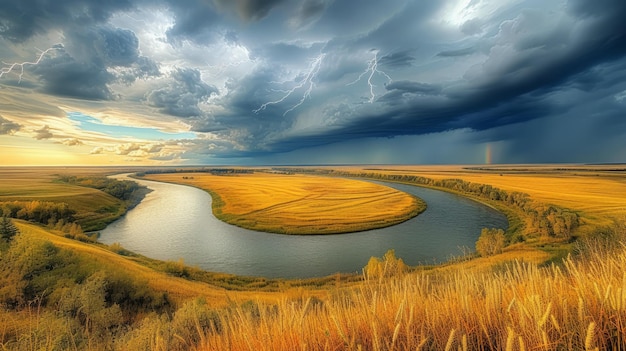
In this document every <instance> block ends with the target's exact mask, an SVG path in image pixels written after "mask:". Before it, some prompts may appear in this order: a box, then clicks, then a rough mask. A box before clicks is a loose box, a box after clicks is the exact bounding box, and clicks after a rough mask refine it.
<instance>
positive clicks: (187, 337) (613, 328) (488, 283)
mask: <svg viewBox="0 0 626 351" xmlns="http://www.w3.org/2000/svg"><path fill="white" fill-rule="evenodd" d="M372 172H377V171H372ZM385 172H397V171H389V170H386V171H385ZM402 172H405V173H407V174H417V175H422V176H425V177H430V178H461V179H464V180H467V181H472V182H479V183H488V184H491V185H494V186H496V187H499V188H502V189H505V190H509V191H515V190H517V191H523V192H526V193H529V194H530V195H531V196H532V198H533V199H535V200H536V201H540V202H547V203H554V204H556V205H560V206H564V207H569V208H571V209H574V210H579V211H581V212H583V213H584V214H585V216H586V217H585V218H586V219H587V220H590V221H591V223H590V224H587V225H588V226H590V227H593V226H597V225H604V224H607V225H608V224H614V220H615V219H616V218H619V217H620V216H622V215H623V214H624V212H625V211H623V210H620V208H619V206H620V204H623V202H622V200H620V196H621V194H624V193H623V191H624V189H623V186H624V185H623V184H624V182H623V181H622V176H609V175H607V174H600V175H599V176H598V175H595V174H594V175H591V174H589V175H585V174H576V175H574V174H562V172H555V171H545V170H542V171H541V172H543V173H541V174H539V173H538V172H539V171H537V170H535V171H534V172H535V174H513V173H506V172H503V173H504V174H503V175H502V176H500V175H499V172H496V173H493V172H492V173H488V172H483V171H463V170H461V169H455V170H450V171H448V170H444V171H441V169H439V170H437V169H428V170H427V171H426V170H424V169H421V171H418V170H416V169H411V170H410V172H409V171H402ZM411 172H415V173H411ZM169 176H172V177H177V178H181V177H182V175H181V174H175V175H169ZM186 176H193V177H194V179H193V181H200V180H201V179H200V178H199V175H198V174H189V175H186ZM255 176H259V177H260V178H256V179H257V180H259V181H260V180H261V179H262V178H263V177H261V175H255ZM262 176H268V177H269V176H272V175H262ZM284 177H286V176H284ZM534 177H536V181H535V180H534V179H535V178H534ZM239 178H242V177H232V176H228V177H226V176H222V177H217V176H214V177H212V178H210V179H211V181H212V182H213V181H214V182H215V183H212V184H219V182H230V181H233V180H235V182H237V179H239ZM305 178H307V177H305ZM308 178H315V177H308ZM250 179H253V178H250ZM280 179H286V178H280ZM321 179H325V178H321ZM181 180H182V179H181ZM325 180H326V181H328V180H327V179H325ZM172 181H174V180H172ZM175 181H176V182H179V180H178V179H176V180H175ZM330 181H331V182H335V179H331V180H330ZM241 182H242V183H241V184H242V187H243V186H244V185H250V184H251V183H250V180H245V181H244V180H241ZM284 183H286V184H288V182H284ZM534 183H536V184H538V186H537V188H536V189H535V188H534V187H533V184H534ZM260 184H261V185H264V184H265V185H264V186H265V189H267V190H268V193H272V194H273V192H276V191H285V190H284V189H282V190H281V189H277V188H276V186H274V187H270V186H269V185H271V184H276V181H275V179H274V181H267V182H266V183H264V182H260ZM193 185H195V186H201V185H202V184H193ZM281 185H282V183H281ZM211 186H212V185H211ZM261 188H262V187H261ZM211 189H212V190H213V188H211ZM286 189H291V192H292V193H295V195H294V196H296V195H298V192H297V191H296V190H294V188H293V187H287V188H286ZM296 189H297V188H296ZM245 191H246V189H242V190H241V193H240V194H242V195H240V196H245V195H246V192H245ZM247 191H250V190H247ZM286 193H287V194H289V192H288V191H286ZM257 196H259V197H258V199H264V197H263V195H262V192H261V194H259V195H257ZM266 196H267V199H270V200H271V196H269V195H266ZM281 196H287V195H284V194H281ZM605 196H606V197H607V199H606V201H603V198H604V197H605ZM296 197H297V196H296ZM270 200H266V201H270ZM225 202H226V201H225ZM226 203H227V202H226ZM278 204H279V205H280V204H281V202H278ZM233 205H238V206H239V207H237V206H235V207H234V208H235V209H240V210H241V209H242V208H244V207H245V206H244V205H243V204H237V203H233ZM266 207H267V206H265V207H263V208H262V209H261V210H263V209H265V208H266ZM285 207H289V206H285ZM279 208H280V207H279ZM241 211H242V213H249V212H251V211H254V209H250V208H247V210H241ZM270 213H271V212H270ZM18 226H19V228H20V229H21V230H22V232H23V234H25V235H33V236H37V237H41V238H44V239H46V240H50V241H52V242H53V243H54V244H55V245H57V246H59V247H62V248H67V249H71V250H73V251H74V252H77V253H79V254H80V255H86V256H89V257H91V258H93V259H94V260H95V261H96V262H98V265H99V266H101V267H102V269H103V270H107V269H112V268H110V267H116V268H118V269H119V267H122V268H123V269H124V270H125V271H127V272H129V273H130V274H132V275H133V276H134V277H136V278H137V280H138V281H145V282H146V283H147V284H149V286H150V288H152V289H154V290H156V291H167V292H168V294H169V295H170V297H171V298H172V299H174V300H175V301H176V302H178V303H179V304H180V303H182V302H183V301H185V300H188V299H190V298H192V297H196V296H201V297H204V298H205V299H206V300H207V302H208V304H207V305H206V306H201V305H194V306H195V307H193V308H191V307H190V306H191V305H189V304H185V305H184V307H185V306H186V307H185V308H186V309H183V308H181V309H179V310H178V311H176V312H174V314H173V315H172V316H171V317H168V316H156V315H148V316H141V317H142V318H143V319H142V320H141V321H140V322H138V323H136V324H134V325H132V326H128V328H129V329H128V330H129V332H128V333H126V332H120V334H118V337H119V338H118V339H116V341H115V344H114V341H109V343H110V344H103V345H99V346H98V347H95V348H93V349H97V350H105V349H107V350H109V349H115V350H135V349H147V350H199V351H203V350H407V349H410V350H513V351H517V350H520V351H521V350H626V337H625V335H626V274H625V273H624V267H626V247H624V246H619V245H618V248H617V249H616V248H610V247H608V246H610V245H607V247H603V246H601V245H597V246H596V245H592V244H588V245H581V246H580V247H581V248H582V250H581V252H582V254H580V255H579V256H576V257H573V258H568V259H567V260H566V261H565V262H564V263H563V264H560V265H554V266H548V267H542V266H541V265H539V264H540V263H542V262H544V261H545V259H546V258H547V257H548V254H547V253H546V252H544V251H541V250H539V249H537V248H533V247H529V246H525V245H523V244H517V245H514V246H512V247H509V248H507V249H505V250H504V252H503V253H502V254H499V255H496V256H493V257H489V258H479V259H474V260H470V261H467V262H463V263H458V264H448V265H445V266H443V267H434V268H431V269H423V270H418V271H414V272H411V273H406V274H399V275H396V276H393V277H386V278H380V279H371V280H367V281H364V282H360V283H352V284H351V285H338V286H336V287H330V286H326V288H325V290H322V291H311V290H306V289H300V290H293V289H292V290H282V291H279V292H275V293H262V292H255V291H243V292H235V291H227V290H224V289H221V288H217V287H215V286H212V285H210V284H205V283H200V282H190V281H186V280H183V279H180V278H175V277H171V276H168V275H166V274H164V273H160V272H157V271H154V270H151V269H149V268H147V267H145V266H142V265H141V264H139V263H137V262H135V261H133V260H132V259H128V258H125V257H122V256H119V255H116V254H113V253H112V252H110V251H108V250H106V249H105V248H103V247H100V246H97V245H88V244H83V243H79V242H76V241H72V240H68V239H65V238H61V237H58V236H56V235H54V234H51V233H50V232H48V231H46V230H43V229H41V228H40V227H37V226H33V225H30V224H26V223H23V222H19V224H18ZM620 231H621V237H619V238H618V239H621V240H624V235H625V233H624V229H623V227H622V228H617V232H618V234H619V233H620ZM579 240H583V239H579ZM577 245H578V243H577ZM247 300H252V301H253V302H252V303H242V302H244V301H247ZM51 308H53V307H51ZM28 312H29V311H26V310H25V311H22V312H9V311H6V310H0V340H2V339H3V337H4V335H5V334H11V333H15V334H17V335H20V338H28V337H32V338H34V337H35V336H36V335H35V332H33V330H40V329H41V326H45V325H46V323H48V322H47V320H46V319H45V318H43V317H41V318H40V317H39V315H36V314H29V313H28ZM208 313H213V314H214V318H215V320H212V321H211V324H210V325H208V326H207V324H206V320H205V319H203V318H204V317H202V316H206V315H207V314H208ZM144 317H145V318H144ZM183 317H186V318H188V319H186V321H188V322H190V324H189V327H188V328H187V333H181V332H180V330H179V329H176V323H177V320H180V319H182V318H183ZM138 318H139V317H138ZM56 321H57V322H58V321H61V320H60V319H58V320H56ZM16 325H17V326H20V327H17V326H16ZM55 327H56V326H55V325H52V326H48V328H49V329H50V331H49V332H48V334H46V335H47V336H48V337H49V338H51V339H52V338H54V337H55V335H56V334H55V333H56V332H61V331H57V330H55V329H54V328H55ZM18 328H19V329H20V332H19V333H17V332H15V331H14V330H17V329H18ZM58 328H62V326H59V327H58ZM0 342H1V341H0ZM136 345H147V346H145V348H138V347H135V346H136ZM0 349H7V350H11V349H13V348H11V344H9V343H7V344H6V345H2V344H0Z"/></svg>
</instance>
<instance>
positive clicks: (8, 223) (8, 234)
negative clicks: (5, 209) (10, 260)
mask: <svg viewBox="0 0 626 351" xmlns="http://www.w3.org/2000/svg"><path fill="white" fill-rule="evenodd" d="M18 233H19V230H18V229H17V227H16V226H15V224H13V221H12V220H11V219H10V218H9V217H7V216H2V220H0V237H1V238H2V239H4V240H5V241H6V242H9V241H11V239H13V237H14V236H15V235H17V234H18Z"/></svg>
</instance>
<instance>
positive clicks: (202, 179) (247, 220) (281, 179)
mask: <svg viewBox="0 0 626 351" xmlns="http://www.w3.org/2000/svg"><path fill="white" fill-rule="evenodd" d="M146 178H147V179H151V180H158V181H165V182H174V183H180V184H188V185H192V186H196V187H198V188H201V189H205V190H208V191H209V192H211V194H213V195H214V203H213V212H214V213H215V215H216V216H217V217H218V218H220V219H222V220H224V221H226V222H228V223H231V224H235V225H237V226H241V227H245V228H249V229H254V230H260V231H268V232H275V233H286V234H329V233H343V232H355V231H362V230H367V229H373V228H381V227H386V226H390V225H393V224H397V223H400V222H402V221H405V220H407V219H409V218H411V217H413V216H415V215H417V214H418V213H420V212H421V211H423V210H424V209H425V204H424V203H423V202H422V201H421V200H419V199H417V198H415V197H413V196H411V195H409V194H406V193H403V192H400V191H397V190H395V189H392V188H389V187H385V186H381V185H377V184H372V183H369V182H364V181H358V180H350V179H337V178H326V177H317V176H306V175H283V174H268V173H254V174H246V175H236V176H235V175H231V176H217V175H211V174H203V173H176V174H155V175H149V176H146Z"/></svg>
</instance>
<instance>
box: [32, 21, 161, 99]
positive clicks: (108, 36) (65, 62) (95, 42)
mask: <svg viewBox="0 0 626 351" xmlns="http://www.w3.org/2000/svg"><path fill="white" fill-rule="evenodd" d="M119 67H121V68H125V69H124V70H122V71H121V72H120V73H119V74H116V73H115V68H119ZM32 70H33V72H34V73H35V74H36V75H38V76H39V77H40V79H41V81H42V83H43V87H42V90H43V91H44V92H46V93H48V94H52V95H59V96H68V97H74V98H82V99H89V100H111V99H113V98H115V94H114V92H112V91H111V89H110V88H109V84H111V83H114V82H116V81H121V82H124V83H131V82H133V81H135V80H136V79H138V78H146V77H152V76H158V75H160V72H159V69H158V65H157V64H156V63H155V62H154V61H153V60H151V59H149V58H147V57H144V56H141V55H140V53H139V42H138V39H137V37H136V36H135V33H133V32H132V31H130V30H125V29H120V28H113V27H110V26H100V27H94V28H88V29H83V30H75V31H72V32H71V33H70V34H69V35H68V36H67V45H66V46H57V47H56V48H55V50H54V52H53V53H51V54H50V55H48V56H46V57H44V58H43V59H42V60H41V62H40V63H39V64H38V65H36V66H34V67H33V68H32Z"/></svg>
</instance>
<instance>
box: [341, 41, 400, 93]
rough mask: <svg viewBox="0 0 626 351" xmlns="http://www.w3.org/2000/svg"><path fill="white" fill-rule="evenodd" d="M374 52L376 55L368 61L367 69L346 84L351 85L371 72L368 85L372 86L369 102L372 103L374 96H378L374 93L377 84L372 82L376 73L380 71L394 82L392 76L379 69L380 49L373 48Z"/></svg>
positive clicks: (380, 73)
mask: <svg viewBox="0 0 626 351" xmlns="http://www.w3.org/2000/svg"><path fill="white" fill-rule="evenodd" d="M372 51H373V53H374V57H373V58H372V59H371V60H369V61H367V68H366V69H365V71H363V72H362V73H361V74H360V75H359V77H358V78H357V79H355V80H354V81H352V82H350V83H348V84H346V86H349V85H353V84H356V83H358V82H359V81H360V80H361V79H362V78H363V77H364V76H365V75H366V74H368V73H369V75H368V77H367V85H369V87H370V99H369V102H370V104H371V103H373V102H374V98H376V94H374V87H375V86H376V85H374V83H372V79H373V78H374V74H376V73H378V74H379V75H381V76H384V77H385V78H387V80H388V81H389V83H391V82H393V79H391V77H389V75H388V74H387V73H385V72H383V71H381V70H379V69H378V50H372Z"/></svg>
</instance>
